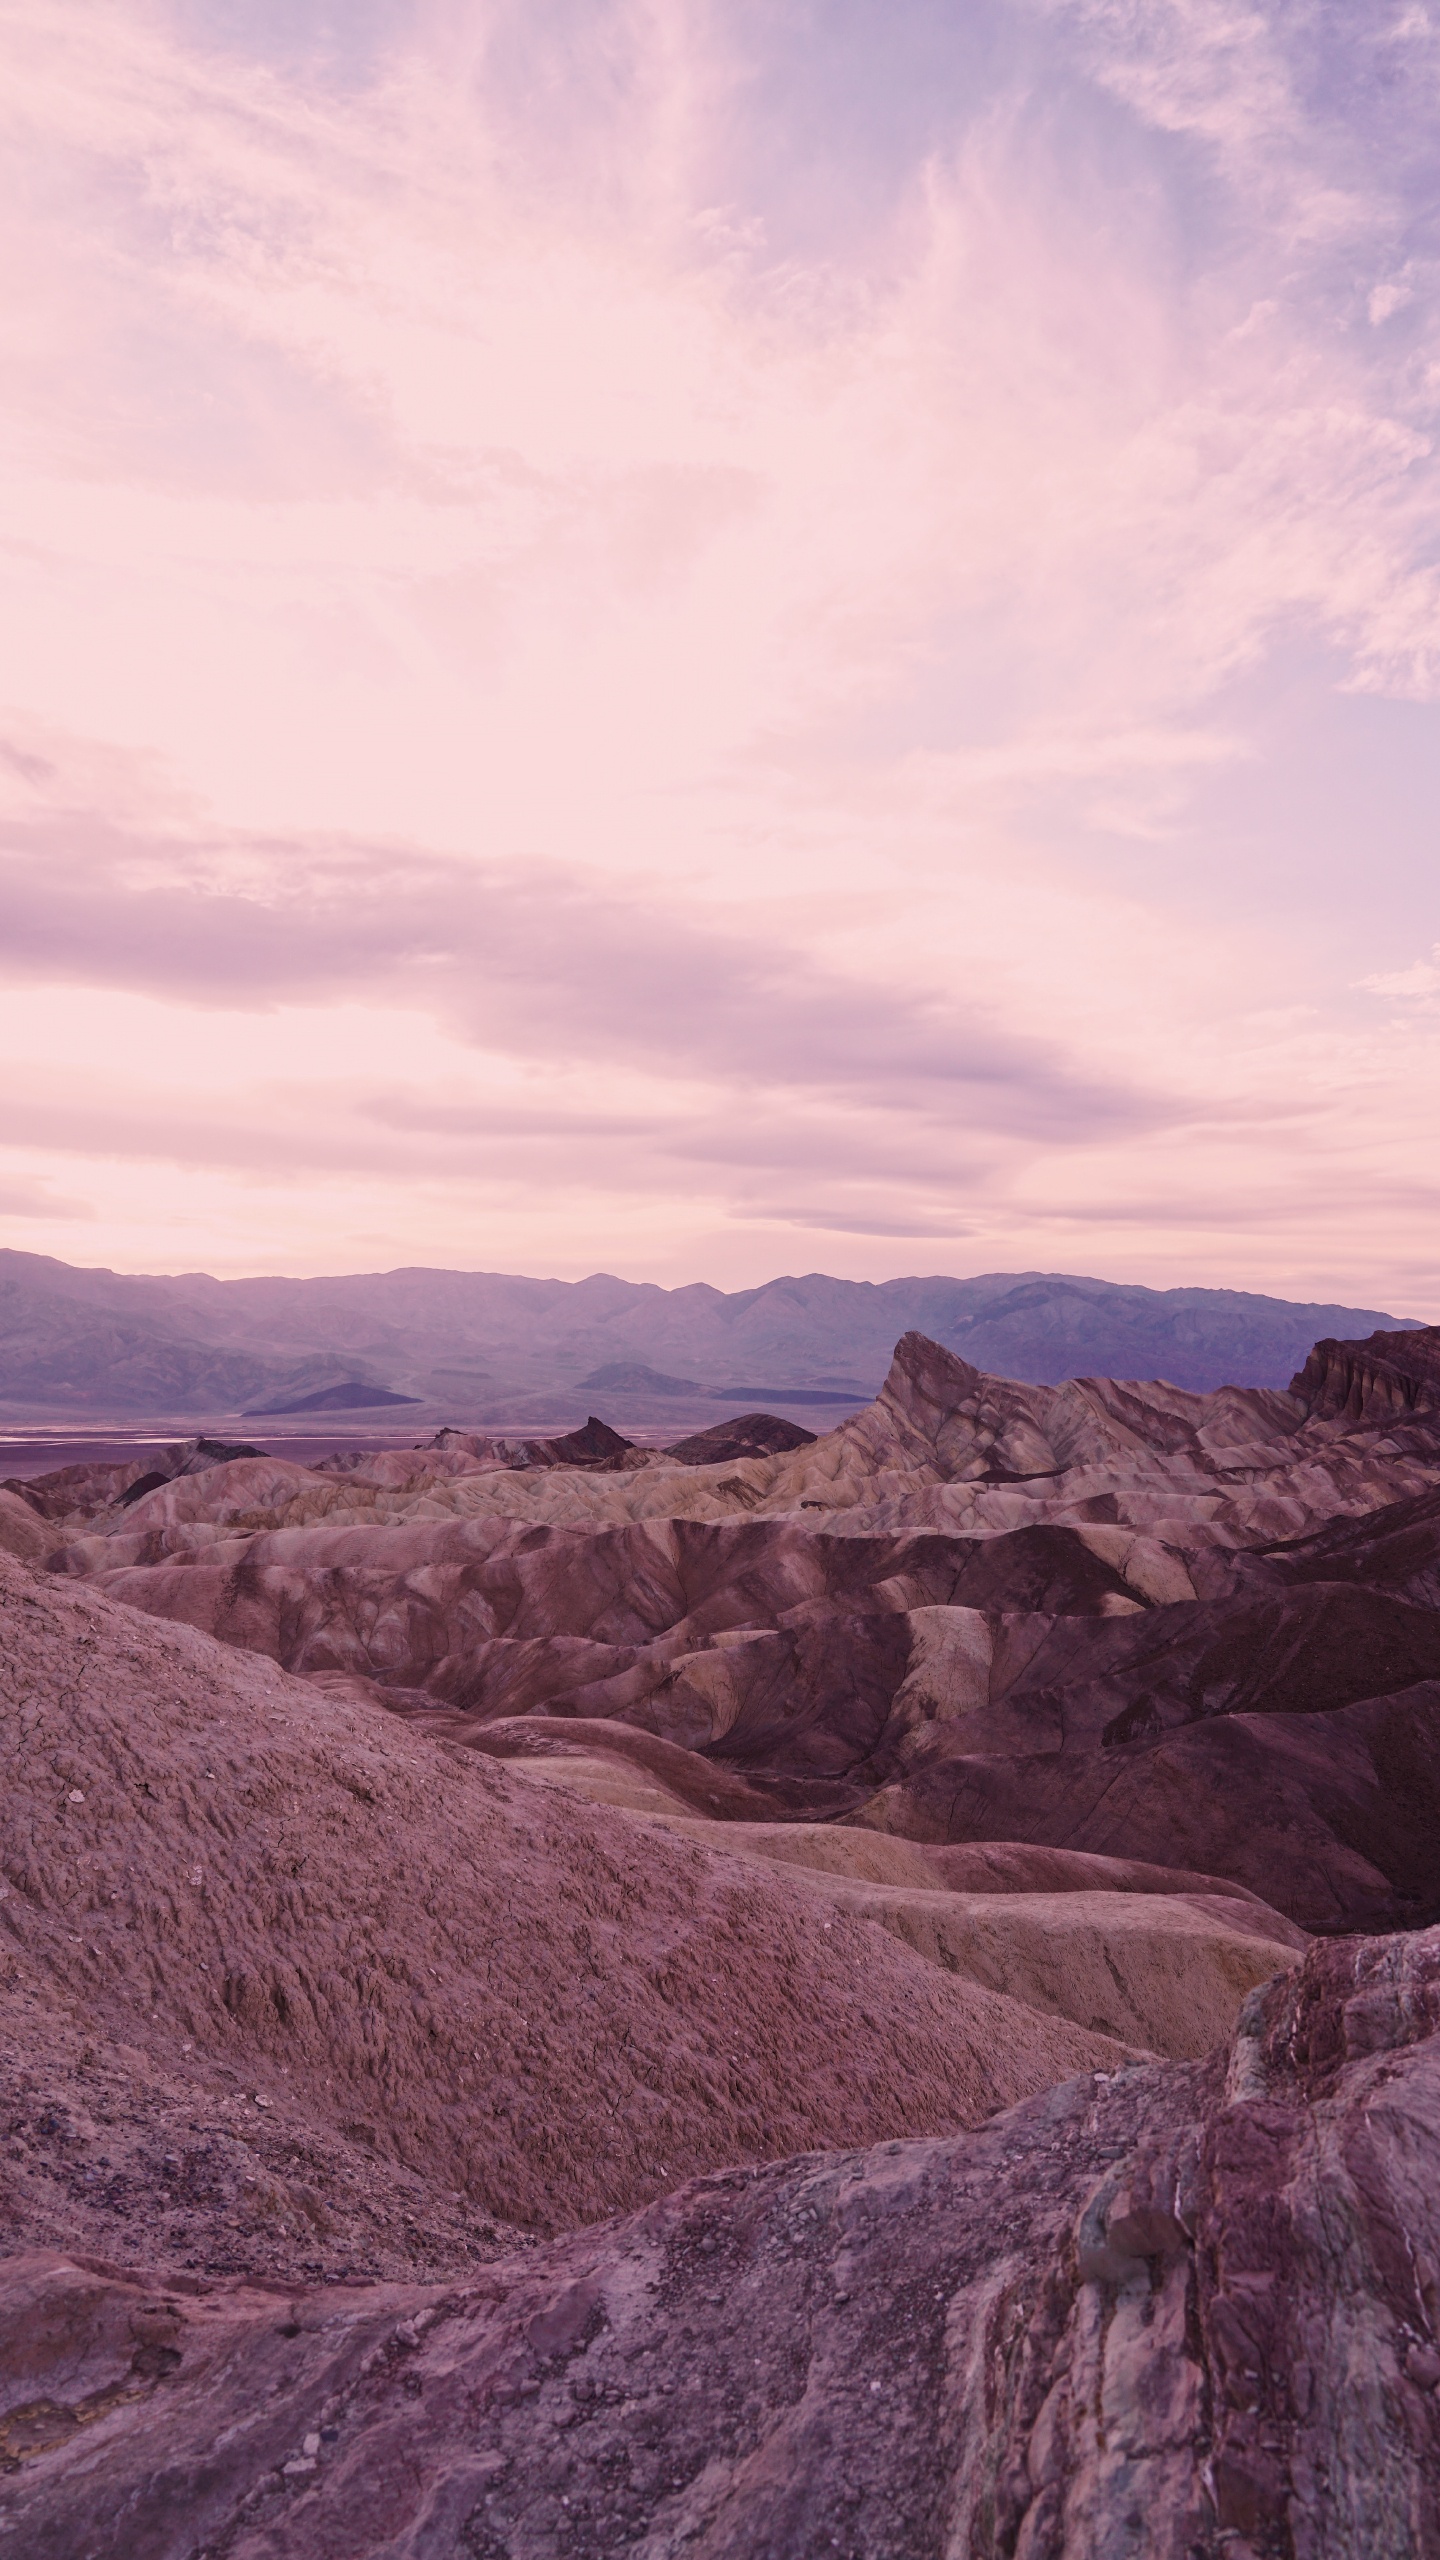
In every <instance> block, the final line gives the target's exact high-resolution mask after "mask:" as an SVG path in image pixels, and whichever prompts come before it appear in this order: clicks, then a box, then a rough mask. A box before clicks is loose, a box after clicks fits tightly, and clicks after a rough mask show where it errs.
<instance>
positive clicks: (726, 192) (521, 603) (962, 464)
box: [0, 0, 1440, 1314]
mask: <svg viewBox="0 0 1440 2560" xmlns="http://www.w3.org/2000/svg"><path fill="white" fill-rule="evenodd" d="M881 14H882V13H873V12H868V11H864V10H850V9H848V8H843V9H837V10H836V11H834V12H831V13H829V14H828V15H827V14H826V13H817V12H815V11H814V10H813V9H812V8H810V7H809V6H808V5H807V6H804V7H802V6H800V5H799V0H794V4H793V5H791V4H790V0H781V5H780V6H779V7H770V8H767V9H765V10H763V11H762V10H760V9H758V8H755V7H752V6H748V5H746V6H742V5H739V0H735V5H731V6H725V5H721V0H714V5H711V6H707V7H701V6H699V5H686V0H625V5H619V4H618V0H617V5H615V6H613V7H611V6H606V5H603V0H601V5H596V0H586V5H585V6H584V7H580V6H577V5H572V4H571V0H533V5H531V6H530V7H528V8H527V9H525V10H523V11H522V10H521V9H519V8H518V7H512V6H510V5H502V0H495V5H491V6H483V7H477V6H474V5H466V6H464V7H462V6H460V5H459V4H458V0H456V4H455V5H453V6H451V5H441V0H435V5H430V4H429V0H388V5H384V6H381V5H378V0H377V5H375V6H368V7H366V8H364V9H363V10H354V11H350V12H347V13H343V14H341V13H335V12H333V11H329V10H326V9H322V8H319V7H314V8H312V7H309V6H307V5H303V0H296V5H295V6H294V7H292V8H290V9H288V10H286V11H284V12H280V11H274V12H269V11H267V10H265V9H263V8H261V9H255V10H247V11H244V12H239V11H235V10H233V9H230V8H228V7H222V6H219V5H218V4H217V5H209V0H187V5H186V6H184V7H183V8H181V7H178V6H177V7H173V8H170V7H164V6H161V5H158V0H156V5H143V4H142V0H121V5H119V6H117V7H115V8H113V9H111V10H107V11H105V12H103V13H100V15H99V16H98V17H97V15H96V13H95V12H93V11H89V10H83V9H81V8H80V7H79V6H78V5H77V0H27V5H25V6H24V7H23V8H22V7H21V6H19V5H18V4H17V0H9V5H5V0H0V60H3V63H4V66H5V78H4V81H3V83H0V101H3V103H0V113H3V115H4V117H5V119H6V120H7V122H8V125H9V127H10V131H9V137H8V139H9V142H10V145H11V148H10V152H9V162H8V165H9V167H10V170H11V172H12V176H11V179H10V181H9V193H8V196H7V197H6V199H5V200H4V203H3V207H0V212H3V218H4V221H5V225H6V230H7V234H8V240H9V246H10V249H11V253H12V254H11V257H10V260H9V262H8V263H9V268H10V272H11V273H12V274H14V275H15V276H16V277H17V278H18V279H19V282H18V286H17V289H16V291H15V293H14V295H13V298H12V301H11V306H10V309H9V313H8V320H7V340H6V350H5V356H4V363H5V383H4V389H5V399H4V402H3V410H4V415H5V417H6V420H7V422H8V423H7V425H6V428H5V430H4V444H3V495H0V504H3V510H4V533H3V539H4V541H5V544H6V561H7V581H8V585H9V589H10V595H11V603H12V611H11V614H10V615H9V617H8V618H7V620H8V637H7V638H0V706H3V710H0V1072H3V1073H4V1074H5V1076H6V1079H7V1091H9V1092H11V1093H13V1094H14V1095H15V1096H16V1108H15V1110H14V1111H13V1113H10V1114H7V1127H6V1131H5V1137H6V1140H7V1145H6V1148H5V1150H4V1152H3V1154H0V1214H3V1215H5V1216H7V1217H9V1218H11V1219H13V1220H14V1221H16V1228H15V1233H16V1235H17V1237H18V1236H19V1235H20V1233H21V1226H20V1222H22V1221H23V1228H24V1239H23V1240H25V1241H28V1242H31V1243H40V1244H43V1245H46V1246H48V1247H49V1248H51V1249H54V1250H57V1251H59V1252H62V1253H72V1252H73V1249H74V1238H75V1234H76V1232H77V1227H76V1223H75V1221H76V1217H77V1213H83V1214H84V1220H85V1225H84V1232H85V1235H86V1248H87V1252H88V1251H89V1250H90V1248H91V1247H92V1246H93V1248H94V1253H95V1258H97V1259H100V1258H105V1259H110V1260H113V1261H115V1262H117V1263H119V1264H121V1265H122V1266H125V1265H128V1266H130V1267H145V1266H149V1267H154V1266H155V1265H157V1264H164V1265H168V1266H172V1267H173V1266H174V1265H175V1264H176V1263H180V1262H183V1263H185V1264H188V1265H195V1264H203V1265H209V1266H213V1267H217V1268H225V1269H228V1270H235V1269H246V1268H249V1269H254V1268H259V1267H270V1268H274V1267H277V1266H283V1267H290V1268H296V1269H301V1268H307V1269H317V1268H326V1267H329V1268H336V1267H344V1266H345V1265H346V1264H350V1263H354V1262H356V1261H366V1262H373V1261H376V1260H383V1259H387V1258H388V1259H395V1260H407V1261H408V1260H418V1259H432V1260H437V1261H454V1262H474V1261H481V1262H484V1263H486V1264H488V1265H490V1266H491V1267H494V1266H496V1265H498V1264H504V1265H508V1266H509V1267H514V1268H527V1267H540V1266H542V1265H543V1267H545V1268H547V1269H552V1270H557V1271H563V1272H565V1273H567V1274H568V1273H573V1272H578V1271H583V1270H587V1269H591V1268H594V1267H595V1266H596V1265H597V1264H606V1265H610V1266H613V1267H618V1268H621V1269H623V1270H626V1271H627V1272H632V1273H634V1274H635V1275H636V1276H654V1277H660V1278H665V1279H667V1280H668V1279H674V1278H682V1277H693V1276H705V1277H713V1278H717V1279H722V1280H750V1279H756V1278H759V1277H761V1276H764V1275H765V1274H767V1273H768V1272H770V1271H772V1270H773V1269H775V1268H776V1267H777V1265H778V1264H780V1263H782V1262H793V1261H797V1260H802V1261H820V1260H823V1261H825V1262H827V1263H828V1264H829V1265H830V1266H831V1267H835V1268H839V1269H844V1270H847V1271H853V1272H855V1273H857V1274H862V1275H865V1276H879V1275H880V1274H881V1273H882V1272H885V1271H890V1270H895V1269H899V1268H903V1267H905V1266H906V1265H907V1264H910V1263H913V1261H914V1260H915V1259H916V1258H917V1256H918V1255H920V1254H921V1252H922V1250H923V1252H924V1254H925V1258H926V1259H934V1258H935V1246H936V1244H938V1243H941V1242H943V1243H944V1244H945V1245H946V1246H947V1247H951V1246H953V1250H946V1251H945V1253H944V1254H943V1256H942V1257H941V1258H943V1259H945V1260H946V1261H949V1262H951V1263H959V1264H960V1265H961V1266H962V1267H966V1268H983V1267H986V1266H987V1265H1001V1264H1004V1265H1013V1264H1015V1263H1017V1262H1018V1263H1021V1264H1029V1263H1043V1262H1046V1261H1051V1262H1054V1261H1063V1262H1064V1263H1065V1264H1066V1265H1067V1266H1068V1267H1071V1268H1075V1267H1090V1268H1095V1269H1097V1270H1103V1271H1108V1272H1113V1273H1114V1274H1115V1275H1116V1276H1131V1277H1136V1278H1145V1279H1153V1280H1158V1281H1170V1280H1177V1279H1183V1278H1186V1277H1196V1278H1211V1279H1229V1280H1231V1281H1234V1282H1237V1283H1241V1284H1250V1285H1256V1286H1265V1287H1274V1288H1280V1289H1293V1290H1294V1291H1295V1292H1296V1293H1297V1294H1305V1295H1329V1294H1333V1293H1336V1292H1348V1293H1350V1294H1354V1295H1357V1296H1363V1297H1364V1298H1366V1299H1367V1300H1368V1301H1369V1302H1370V1303H1377V1304H1385V1303H1393V1302H1396V1301H1397V1300H1399V1299H1403V1300H1404V1301H1405V1305H1406V1308H1407V1310H1408V1311H1410V1312H1427V1311H1429V1310H1430V1309H1431V1308H1432V1307H1433V1310H1434V1312H1436V1313H1437V1314H1440V1235H1437V1231H1436V1226H1435V1218H1434V1209H1435V1202H1434V1200H1433V1197H1432V1195H1431V1193H1430V1192H1429V1191H1428V1190H1427V1189H1426V1188H1425V1186H1424V1185H1423V1183H1422V1184H1420V1185H1419V1186H1418V1187H1417V1185H1416V1183H1415V1181H1414V1177H1413V1167H1414V1166H1415V1165H1416V1164H1417V1163H1423V1162H1425V1161H1427V1160H1428V1161H1433V1160H1434V1153H1435V1140H1436V1137H1437V1136H1440V1132H1437V1130H1436V1129H1435V1126H1434V1115H1435V1109H1436V1105H1435V1099H1434V1097H1435V1094H1436V1092H1437V1090H1440V1085H1437V1080H1436V1076H1435V1067H1436V1064H1437V1059H1436V1054H1435V1043H1436V1041H1437V1039H1440V1032H1437V1029H1436V1020H1435V1014H1434V1008H1433V1007H1432V1006H1430V1005H1428V1004H1426V1003H1425V1002H1423V1001H1417V999H1419V998H1423V997H1424V996H1425V995H1426V993H1427V992H1428V990H1429V976H1428V975H1427V972H1430V970H1431V964H1430V963H1429V962H1428V961H1427V960H1424V959H1423V958H1422V957H1420V955H1423V954H1424V953H1426V952H1427V951H1428V949H1429V946H1430V945H1431V943H1432V942H1434V941H1435V939H1436V934H1437V932H1440V914H1437V912H1436V908H1437V904H1440V900H1437V895H1436V889H1435V879H1434V869H1433V853H1432V851H1431V836H1430V829H1429V825H1428V821H1427V820H1426V818H1425V814H1424V813H1425V810H1426V809H1427V807H1428V806H1429V805H1431V793H1432V789H1433V773H1432V766H1433V762H1434V759H1435V720H1436V712H1435V708H1434V700H1435V694H1436V690H1437V686H1440V654H1437V644H1440V588H1437V572H1436V568H1435V560H1436V556H1437V553H1436V541H1435V536H1436V531H1437V513H1440V486H1437V465H1436V457H1435V443H1434V436H1435V412H1436V407H1437V402H1440V343H1437V335H1436V328H1435V293H1434V282H1435V274H1436V256H1437V243H1436V240H1435V238H1434V222H1433V214H1432V212H1431V210H1430V198H1429V192H1428V181H1427V178H1426V170H1427V166H1428V152H1429V148H1430V144H1429V139H1428V137H1429V136H1430V135H1431V134H1432V133H1433V113H1434V107H1435V104H1436V86H1437V78H1440V68H1437V66H1440V37H1437V35H1436V33H1435V32H1434V31H1433V29H1432V27H1431V24H1430V21H1429V19H1428V17H1427V16H1426V14H1425V13H1424V12H1423V11H1422V10H1419V9H1406V8H1401V7H1396V8H1392V9H1379V8H1376V9H1370V8H1368V7H1362V8H1361V9H1359V10H1356V11H1353V12H1346V13H1343V15H1341V14H1337V13H1336V12H1335V11H1334V10H1333V9H1330V8H1329V7H1324V6H1321V5H1320V0H1313V4H1312V0H1258V5H1255V6H1252V7H1250V8H1248V9H1246V10H1243V11H1242V10H1239V9H1237V8H1235V7H1233V6H1231V5H1230V0H1153V5H1150V0H1146V5H1145V6H1143V7H1137V6H1135V5H1133V0H1033V5H1030V4H1029V0H1026V5H1021V6H1018V7H1017V6H1014V5H1007V6H1000V5H998V0H997V4H996V5H993V6H992V5H991V0H967V5H966V6H964V7H962V8H961V9H960V10H958V11H957V10H955V9H953V8H945V9H941V8H939V7H938V6H932V5H931V0H900V5H899V6H898V8H897V10H896V11H895V12H893V13H890V12H887V13H883V16H884V27H883V31H882V29H881ZM882 32H883V40H882ZM1383 722H1390V723H1392V724H1398V725H1392V727H1390V728H1387V729H1386V730H1385V731H1384V740H1385V751H1384V753H1383V755H1381V756H1379V757H1378V758H1377V751H1376V748H1377V739H1378V738H1379V737H1380V736H1381V731H1380V729H1379V728H1377V725H1376V724H1377V723H1383ZM1392 741H1398V742H1399V743H1398V746H1397V745H1394V744H1392ZM1321 775H1323V777H1324V781H1323V786H1322V785H1321V784H1319V783H1318V782H1317V776H1321ZM1422 978H1423V979H1424V981H1425V983H1424V985H1423V986H1422V985H1421V983H1420V980H1421V979H1422ZM1342 1201H1343V1203H1344V1204H1345V1206H1344V1212H1343V1215H1340V1214H1338V1212H1337V1203H1339V1202H1342ZM807 1239H808V1241H807ZM912 1247H913V1250H912Z"/></svg>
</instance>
